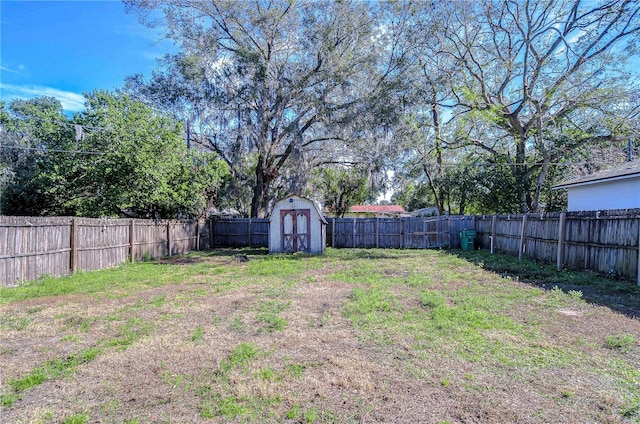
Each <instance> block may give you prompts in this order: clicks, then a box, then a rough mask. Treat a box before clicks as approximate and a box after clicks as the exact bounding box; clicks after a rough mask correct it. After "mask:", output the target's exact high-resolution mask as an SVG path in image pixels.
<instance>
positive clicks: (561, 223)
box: [556, 212, 567, 271]
mask: <svg viewBox="0 0 640 424" xmlns="http://www.w3.org/2000/svg"><path fill="white" fill-rule="evenodd" d="M566 217H567V214H566V213H564V212H562V213H561V214H560V221H559V222H558V258H557V260H556V267H557V268H558V271H560V270H561V269H562V260H563V259H564V224H565V219H566Z"/></svg>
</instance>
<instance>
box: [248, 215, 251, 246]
mask: <svg viewBox="0 0 640 424" xmlns="http://www.w3.org/2000/svg"><path fill="white" fill-rule="evenodd" d="M247 238H248V239H249V244H248V245H249V247H251V218H249V228H247Z"/></svg>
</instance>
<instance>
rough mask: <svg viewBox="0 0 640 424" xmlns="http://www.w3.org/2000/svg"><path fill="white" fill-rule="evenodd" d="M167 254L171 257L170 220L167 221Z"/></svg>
mask: <svg viewBox="0 0 640 424" xmlns="http://www.w3.org/2000/svg"><path fill="white" fill-rule="evenodd" d="M167 251H168V252H169V253H168V254H167V256H169V257H171V221H168V222H167Z"/></svg>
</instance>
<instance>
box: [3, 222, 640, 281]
mask: <svg viewBox="0 0 640 424" xmlns="http://www.w3.org/2000/svg"><path fill="white" fill-rule="evenodd" d="M327 221H328V225H327V228H326V230H327V237H326V239H327V244H328V245H329V246H332V247H335V248H351V247H355V248H375V247H378V248H418V249H424V248H443V247H451V248H455V247H459V246H460V238H459V232H460V230H463V229H475V230H476V231H477V232H478V234H477V240H476V242H477V244H478V245H479V246H480V247H482V248H485V249H490V250H491V251H492V252H493V251H496V252H503V253H507V254H513V255H518V256H519V257H520V258H522V257H527V258H532V259H539V260H543V261H546V262H555V263H556V264H557V267H558V269H561V268H562V267H564V266H567V267H570V268H575V269H589V270H593V271H596V272H599V273H603V274H608V275H618V276H621V277H623V278H626V279H631V280H633V279H636V280H637V281H638V284H639V285H640V209H634V210H629V211H603V212H566V213H557V214H545V215H540V214H528V215H494V216H440V217H432V218H357V219H353V218H328V219H327ZM268 244H269V220H268V219H249V218H244V219H212V220H209V221H208V222H204V221H159V222H158V221H152V220H138V219H135V220H132V219H94V218H70V217H62V218H60V217H6V216H0V285H3V286H12V285H15V284H18V283H20V282H22V281H29V280H34V279H37V278H39V277H41V276H43V275H53V276H61V275H65V274H68V273H70V272H75V271H90V270H96V269H102V268H108V267H113V266H117V265H119V264H121V263H123V262H125V261H127V260H131V261H134V260H140V259H143V258H158V257H164V256H171V255H173V254H184V253H187V252H189V251H191V250H199V249H200V248H201V247H213V246H225V247H245V246H253V247H267V246H268Z"/></svg>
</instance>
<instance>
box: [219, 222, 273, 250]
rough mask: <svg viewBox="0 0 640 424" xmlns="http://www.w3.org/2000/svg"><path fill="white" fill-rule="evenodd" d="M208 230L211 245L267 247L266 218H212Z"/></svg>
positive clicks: (267, 223) (267, 230)
mask: <svg viewBox="0 0 640 424" xmlns="http://www.w3.org/2000/svg"><path fill="white" fill-rule="evenodd" d="M209 231H210V233H211V246H224V247H248V246H252V247H269V219H268V218H229V219H220V218H213V219H210V220H209Z"/></svg>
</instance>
